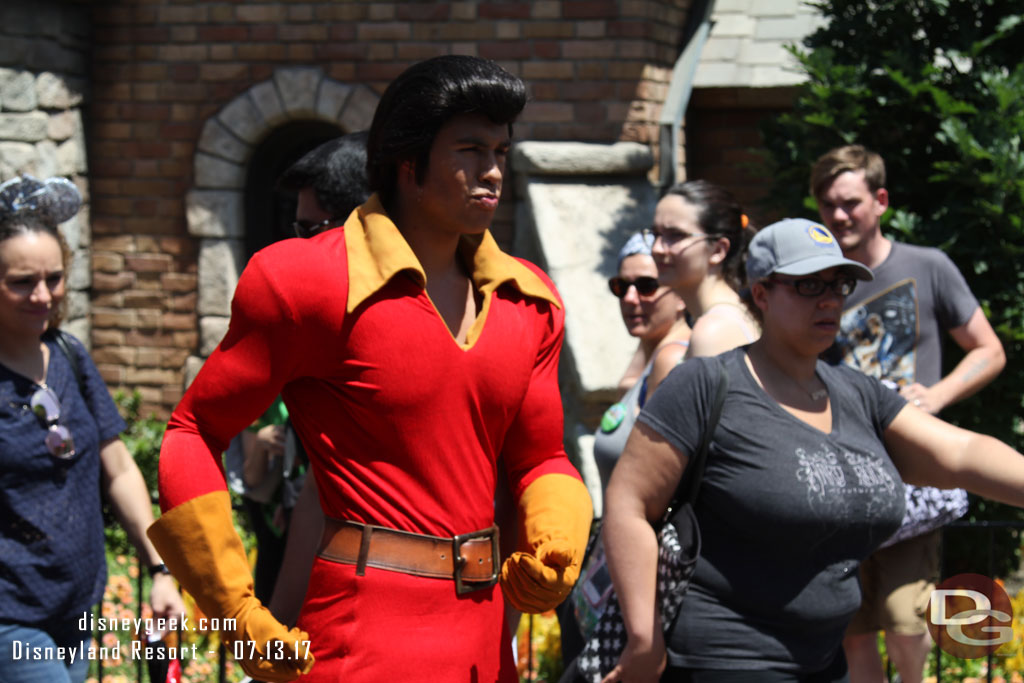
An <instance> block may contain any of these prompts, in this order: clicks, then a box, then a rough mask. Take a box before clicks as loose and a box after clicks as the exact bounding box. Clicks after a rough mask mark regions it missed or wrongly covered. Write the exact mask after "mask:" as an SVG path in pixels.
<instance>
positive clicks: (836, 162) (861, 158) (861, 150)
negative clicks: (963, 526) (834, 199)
mask: <svg viewBox="0 0 1024 683" xmlns="http://www.w3.org/2000/svg"><path fill="white" fill-rule="evenodd" d="M847 171H853V172H857V171H863V172H864V181H865V182H866V183H867V185H868V189H869V190H871V191H872V192H877V191H878V190H880V189H882V188H883V187H885V162H884V161H882V157H881V156H880V155H879V154H878V153H876V152H872V151H871V150H869V149H868V148H866V147H864V146H863V145H846V146H844V147H836V148H835V149H833V150H830V151H828V152H826V153H825V154H823V155H821V156H820V157H818V160H817V161H815V162H814V167H813V168H812V169H811V195H812V196H813V197H814V198H815V199H820V198H821V195H823V194H824V193H825V191H826V190H828V188H829V186H830V185H831V184H832V181H833V180H835V179H836V177H838V176H839V175H841V174H843V173H846V172H847Z"/></svg>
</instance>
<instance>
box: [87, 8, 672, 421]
mask: <svg viewBox="0 0 1024 683" xmlns="http://www.w3.org/2000/svg"><path fill="white" fill-rule="evenodd" d="M689 4H690V0H646V1H639V0H619V1H611V0H540V1H536V2H437V3H422V2H400V3H388V2H326V1H324V2H258V1H252V0H250V1H248V2H245V3H240V2H216V1H202V2H200V1H198V0H197V1H193V2H189V1H182V0H177V1H173V2H172V1H171V0H163V1H160V0H157V1H155V2H154V1H152V0H148V1H143V0H131V1H129V0H110V1H108V2H104V3H95V5H94V7H93V14H92V21H93V25H94V28H95V35H94V45H95V49H94V53H93V72H92V78H93V86H94V91H95V96H94V98H93V105H92V107H91V110H90V112H89V113H90V116H89V121H88V135H89V140H90V143H91V144H90V159H89V162H90V168H91V175H92V178H93V180H92V182H93V187H92V226H93V233H94V251H93V268H94V271H95V275H94V281H93V292H94V298H93V320H92V322H93V347H94V356H95V358H96V360H97V363H98V364H99V366H100V370H101V372H102V374H103V377H104V378H105V379H106V380H107V381H108V383H110V384H111V385H112V386H125V387H127V388H137V389H139V390H140V391H141V392H142V393H143V398H144V401H145V406H144V410H149V409H154V410H157V411H158V412H160V413H161V414H166V412H167V411H168V410H169V409H170V408H171V407H173V405H174V403H175V402H176V401H177V400H178V398H179V397H180V394H181V390H182V379H183V370H182V366H183V364H184V358H185V357H186V356H187V355H188V354H189V353H190V352H194V351H195V348H196V345H197V338H198V335H197V331H196V318H195V315H194V309H195V301H196V272H197V269H196V249H197V245H196V244H195V240H194V239H193V238H191V237H189V236H188V233H187V230H186V225H185V216H184V201H183V198H184V196H185V193H186V192H187V191H188V189H189V188H190V187H191V185H192V163H193V156H194V154H195V151H196V142H197V140H198V138H199V135H200V131H201V130H202V126H203V123H204V122H205V121H206V120H207V119H208V118H209V117H211V116H213V115H214V114H215V113H216V112H217V111H218V110H219V109H220V107H222V106H223V105H224V104H225V103H227V102H229V101H231V100H232V99H233V98H235V97H237V96H238V95H239V94H240V93H242V92H244V91H245V90H246V89H248V88H249V87H251V86H252V85H253V84H255V83H259V82H261V81H264V80H266V79H268V78H270V77H271V76H272V74H273V73H274V70H275V69H277V68H279V67H285V66H315V67H320V68H322V69H323V70H324V73H325V75H326V76H327V77H329V78H331V79H334V80H336V81H339V82H342V83H345V84H352V85H355V84H365V85H367V86H369V87H370V88H372V89H373V90H375V91H376V92H378V93H379V92H382V91H383V89H384V87H385V86H386V85H387V83H388V82H389V81H390V79H392V78H393V77H394V76H396V75H397V74H398V73H400V72H401V71H402V70H403V69H404V68H405V67H406V66H408V65H409V64H410V63H412V62H415V61H417V60H420V59H423V58H427V57H431V56H434V55H438V54H447V53H460V54H474V55H479V56H482V57H488V58H492V59H495V60H497V61H499V62H500V63H501V64H502V65H503V66H505V67H506V68H507V69H509V70H510V71H512V72H513V73H516V74H518V75H520V76H522V77H523V78H524V79H525V80H526V81H527V82H528V84H529V88H530V95H531V101H530V103H529V105H528V106H527V109H526V111H525V112H524V114H523V116H522V117H521V119H520V122H519V124H518V125H517V127H516V137H517V139H538V140H584V141H595V142H614V141H616V140H634V141H638V142H643V143H648V144H652V145H655V144H656V140H657V130H656V128H657V126H656V121H657V118H658V115H659V113H660V107H661V102H662V100H663V99H664V96H665V93H666V90H667V88H668V81H669V78H670V76H671V68H672V65H673V63H674V61H675V59H676V56H677V53H678V42H679V40H680V35H681V32H682V26H683V24H684V22H685V18H686V13H687V11H688V8H689ZM513 216H514V211H513V206H512V205H511V203H506V205H505V206H503V208H502V209H501V211H500V213H499V216H498V221H497V224H496V233H497V235H498V237H499V239H500V240H501V241H502V242H503V243H504V244H506V245H507V244H510V243H511V238H512V235H511V229H512V228H511V226H512V218H513Z"/></svg>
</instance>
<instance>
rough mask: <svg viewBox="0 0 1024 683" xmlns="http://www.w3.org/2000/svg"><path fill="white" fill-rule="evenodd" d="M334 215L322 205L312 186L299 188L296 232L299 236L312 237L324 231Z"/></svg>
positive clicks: (294, 225)
mask: <svg viewBox="0 0 1024 683" xmlns="http://www.w3.org/2000/svg"><path fill="white" fill-rule="evenodd" d="M331 218H333V216H331V214H330V212H328V211H327V210H326V209H325V208H324V207H322V206H320V200H318V199H317V198H316V190H314V189H313V188H312V187H304V188H302V189H301V190H299V196H298V203H297V204H296V206H295V222H294V223H293V224H292V225H293V227H294V228H295V234H296V235H298V236H299V237H312V236H313V235H315V234H317V233H319V232H322V231H323V229H324V228H326V227H327V224H326V223H324V221H328V220H330V219H331Z"/></svg>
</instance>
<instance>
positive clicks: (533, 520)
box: [501, 474, 594, 614]
mask: <svg viewBox="0 0 1024 683" xmlns="http://www.w3.org/2000/svg"><path fill="white" fill-rule="evenodd" d="M593 517H594V508H593V504H592V503H591V501H590V494H589V493H588V492H587V487H586V486H584V485H583V482H581V481H580V480H579V479H577V478H575V477H571V476H569V475H567V474H545V475H542V476H540V477H538V478H537V479H536V480H535V481H533V482H532V483H531V484H530V485H529V486H527V487H526V490H525V491H523V495H522V496H521V497H520V498H519V539H520V551H519V552H515V553H512V556H511V557H509V558H508V559H507V560H505V563H504V564H503V565H502V567H501V589H502V591H503V592H504V594H505V598H506V599H507V600H508V601H509V602H510V603H512V606H513V607H515V608H516V609H518V610H520V611H522V612H528V613H534V614H536V613H539V612H546V611H548V610H549V609H553V608H554V607H556V606H557V605H558V604H559V603H561V602H562V600H564V599H565V597H566V596H567V595H569V591H570V590H571V589H572V587H573V584H575V583H576V579H577V578H579V575H580V564H581V563H582V562H583V553H584V552H586V549H587V539H588V538H589V537H590V522H591V521H592V520H593Z"/></svg>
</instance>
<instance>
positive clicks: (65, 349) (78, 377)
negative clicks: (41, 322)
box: [49, 329, 85, 396]
mask: <svg viewBox="0 0 1024 683" xmlns="http://www.w3.org/2000/svg"><path fill="white" fill-rule="evenodd" d="M49 334H50V336H51V337H52V338H53V341H54V343H56V344H57V348H59V349H60V352H61V353H63V354H64V355H65V356H67V358H68V363H69V364H70V365H71V372H73V373H75V381H76V382H78V393H80V394H81V395H82V396H85V378H83V377H82V368H81V367H79V365H78V356H76V355H75V351H74V349H72V348H71V342H69V341H68V335H67V333H65V332H64V331H63V330H58V329H52V330H50V331H49Z"/></svg>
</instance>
